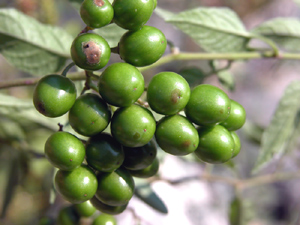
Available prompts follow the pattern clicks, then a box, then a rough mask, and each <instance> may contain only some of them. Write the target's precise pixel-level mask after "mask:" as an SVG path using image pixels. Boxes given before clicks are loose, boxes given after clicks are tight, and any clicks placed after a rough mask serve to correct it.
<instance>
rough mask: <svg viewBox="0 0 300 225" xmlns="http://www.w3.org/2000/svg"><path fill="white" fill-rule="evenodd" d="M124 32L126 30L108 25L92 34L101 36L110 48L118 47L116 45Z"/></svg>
mask: <svg viewBox="0 0 300 225" xmlns="http://www.w3.org/2000/svg"><path fill="white" fill-rule="evenodd" d="M125 32H126V30H124V29H123V28H121V27H119V26H117V25H116V24H110V25H108V26H105V27H102V28H100V29H95V30H94V33H96V34H99V35H100V36H102V37H103V38H104V39H105V40H106V41H107V42H108V44H109V46H110V47H111V48H113V47H116V46H118V43H119V41H120V39H121V37H122V35H123V34H124V33H125Z"/></svg>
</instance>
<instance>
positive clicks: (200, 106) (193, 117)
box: [185, 84, 231, 126]
mask: <svg viewBox="0 0 300 225" xmlns="http://www.w3.org/2000/svg"><path fill="white" fill-rule="evenodd" d="M230 106H231V103H230V99H229V97H228V96H227V94H226V93H225V92H224V91H222V90H221V89H220V88H218V87H215V86H213V85H210V84H200V85H198V86H197V87H195V88H194V89H193V90H192V93H191V96H190V100H189V102H188V104H187V105H186V107H185V114H186V117H187V118H188V119H189V120H190V121H191V122H193V123H195V124H197V125H200V126H212V125H215V124H217V123H220V122H222V121H224V120H226V119H227V118H228V116H229V114H230Z"/></svg>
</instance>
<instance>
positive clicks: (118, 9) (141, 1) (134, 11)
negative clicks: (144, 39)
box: [112, 0, 154, 30]
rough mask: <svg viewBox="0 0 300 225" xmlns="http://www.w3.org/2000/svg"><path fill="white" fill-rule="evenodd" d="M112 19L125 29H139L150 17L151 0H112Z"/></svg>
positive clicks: (152, 5) (152, 7) (151, 9)
mask: <svg viewBox="0 0 300 225" xmlns="http://www.w3.org/2000/svg"><path fill="white" fill-rule="evenodd" d="M112 5H113V8H114V19H113V21H114V22H115V23H116V24H117V25H118V26H120V27H122V28H124V29H127V30H138V29H140V28H141V27H142V26H143V25H144V24H145V23H146V22H147V21H148V20H149V19H150V17H151V15H152V13H153V9H154V2H153V0H114V2H113V4H112Z"/></svg>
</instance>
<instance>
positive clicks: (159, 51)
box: [119, 26, 167, 67]
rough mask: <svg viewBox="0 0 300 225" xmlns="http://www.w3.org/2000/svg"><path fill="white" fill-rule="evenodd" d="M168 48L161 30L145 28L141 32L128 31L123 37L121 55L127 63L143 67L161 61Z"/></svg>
mask: <svg viewBox="0 0 300 225" xmlns="http://www.w3.org/2000/svg"><path fill="white" fill-rule="evenodd" d="M166 47H167V40H166V37H165V35H164V34H163V33H162V32H161V31H160V30H159V29H157V28H155V27H151V26H143V27H142V28H141V29H140V30H136V31H127V32H126V33H125V34H124V35H123V36H122V37H121V39H120V42H119V54H120V57H121V59H123V60H124V61H125V62H127V63H129V64H131V65H133V66H136V67H142V66H148V65H151V64H153V63H155V62H156V61H157V60H159V59H160V57H161V56H162V55H163V54H164V52H165V50H166Z"/></svg>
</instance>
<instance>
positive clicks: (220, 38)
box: [166, 7, 251, 52]
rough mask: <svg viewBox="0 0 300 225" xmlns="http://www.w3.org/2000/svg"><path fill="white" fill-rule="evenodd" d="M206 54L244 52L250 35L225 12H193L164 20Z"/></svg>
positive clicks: (232, 16) (182, 13) (200, 9)
mask: <svg viewBox="0 0 300 225" xmlns="http://www.w3.org/2000/svg"><path fill="white" fill-rule="evenodd" d="M166 21H167V22H169V23H171V24H173V25H174V26H175V27H177V28H178V29H180V30H181V31H183V32H184V33H186V34H187V35H189V36H190V37H191V38H193V39H194V40H195V42H196V43H197V44H198V45H199V46H200V47H202V48H203V49H204V50H205V51H207V52H240V51H246V50H247V44H248V42H249V40H250V39H251V34H250V33H249V32H248V31H247V30H246V29H245V27H244V25H243V24H242V22H241V20H240V19H239V17H238V16H237V15H236V14H235V12H233V11H232V10H230V9H228V8H213V7H211V8H205V7H203V8H195V9H192V10H188V11H184V12H181V13H179V14H176V15H174V16H173V17H171V18H167V19H166Z"/></svg>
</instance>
